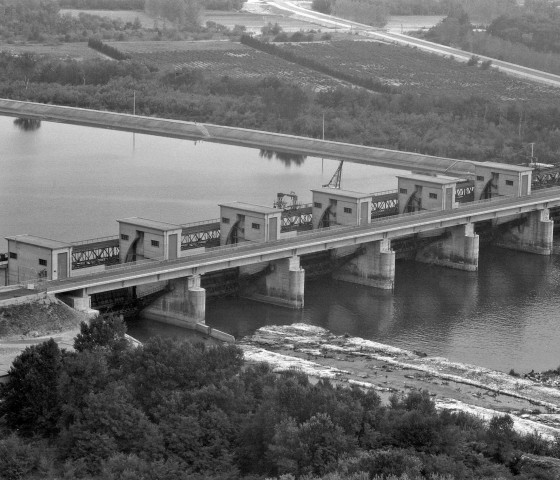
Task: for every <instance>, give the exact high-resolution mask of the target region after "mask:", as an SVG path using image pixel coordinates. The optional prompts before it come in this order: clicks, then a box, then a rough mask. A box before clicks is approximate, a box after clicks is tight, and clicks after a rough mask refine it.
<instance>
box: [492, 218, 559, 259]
mask: <svg viewBox="0 0 560 480" xmlns="http://www.w3.org/2000/svg"><path fill="white" fill-rule="evenodd" d="M523 220H524V221H521V222H516V223H517V224H515V225H513V226H511V227H510V228H504V229H503V230H502V231H501V232H500V233H499V234H498V235H497V238H496V239H495V241H494V244H495V245H496V246H498V247H503V248H509V249H511V250H518V251H521V252H529V253H536V254H538V255H552V251H553V245H552V240H553V236H554V222H553V221H552V220H551V219H550V210H549V209H548V208H545V209H543V210H538V211H536V212H530V213H527V214H525V218H524V219H523ZM504 227H505V225H504Z"/></svg>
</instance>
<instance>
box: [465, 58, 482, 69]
mask: <svg viewBox="0 0 560 480" xmlns="http://www.w3.org/2000/svg"><path fill="white" fill-rule="evenodd" d="M479 60H480V59H479V58H478V57H477V56H476V55H472V56H471V58H469V60H468V62H467V66H469V67H474V66H475V65H478V61H479Z"/></svg>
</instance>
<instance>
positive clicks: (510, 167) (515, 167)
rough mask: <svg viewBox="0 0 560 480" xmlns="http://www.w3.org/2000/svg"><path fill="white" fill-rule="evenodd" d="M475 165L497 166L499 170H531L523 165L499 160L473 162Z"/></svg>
mask: <svg viewBox="0 0 560 480" xmlns="http://www.w3.org/2000/svg"><path fill="white" fill-rule="evenodd" d="M475 165H476V166H477V167H489V168H499V169H500V170H510V171H512V172H530V171H532V170H533V169H532V168H531V167H525V166H523V165H510V164H509V163H500V162H475Z"/></svg>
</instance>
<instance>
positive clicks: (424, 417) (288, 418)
mask: <svg viewBox="0 0 560 480" xmlns="http://www.w3.org/2000/svg"><path fill="white" fill-rule="evenodd" d="M125 331H126V327H125V325H124V323H123V322H122V320H119V319H118V318H116V317H97V319H95V320H93V321H92V322H91V324H90V325H87V324H85V323H82V325H81V332H80V334H78V336H77V337H76V339H75V342H74V348H75V351H73V352H69V351H66V350H61V349H60V348H59V347H58V346H57V344H56V343H55V342H54V341H53V340H52V339H51V340H49V341H47V342H44V343H42V344H38V345H33V346H29V347H27V348H26V349H25V351H24V352H23V353H22V354H21V355H20V356H19V357H17V358H16V360H15V361H14V363H13V366H12V367H11V369H10V377H9V380H8V382H7V383H6V384H3V385H1V386H0V399H1V401H0V431H1V435H0V478H2V479H6V480H16V479H33V478H41V479H54V478H87V479H111V480H112V479H133V478H134V479H161V480H167V479H169V480H175V479H177V480H180V479H195V480H196V479H224V480H225V479H238V478H242V479H248V480H249V479H250V480H257V479H261V478H262V479H264V478H281V479H284V480H288V479H294V478H303V479H306V480H315V479H325V480H327V479H328V480H338V479H355V480H359V479H360V480H361V479H366V478H368V479H369V478H377V479H383V478H388V476H390V475H393V477H391V478H393V479H395V478H401V479H402V480H404V479H407V480H420V479H431V480H463V479H464V480H467V479H473V480H474V479H497V478H500V479H504V480H506V479H514V478H515V479H518V480H525V479H536V478H538V479H541V480H548V479H551V480H552V479H553V478H556V477H554V476H552V473H551V471H550V470H549V469H548V467H547V466H546V462H543V460H544V458H543V457H542V456H549V457H554V458H558V457H559V456H560V446H559V445H558V444H557V443H554V442H553V443H547V442H545V441H543V440H542V439H541V438H539V437H538V436H536V435H529V436H522V435H519V434H517V433H516V432H515V431H514V430H513V421H512V419H511V418H510V417H509V416H502V417H494V419H493V420H491V421H490V422H489V424H484V423H483V422H482V421H481V420H479V419H477V418H475V417H472V416H469V415H467V414H465V413H461V412H459V413H450V412H447V411H443V412H438V411H437V410H436V408H435V405H434V402H433V401H432V400H431V397H430V396H429V394H428V393H427V392H426V391H415V392H411V393H409V394H408V395H406V396H395V395H394V396H393V397H391V399H390V401H389V403H388V404H383V403H382V402H381V401H380V398H379V396H378V395H377V394H376V393H375V392H373V391H368V390H363V389H361V388H359V387H357V386H351V387H342V386H339V385H335V384H333V383H331V382H329V381H327V380H321V381H319V382H317V383H315V382H310V380H309V379H308V378H307V377H306V376H305V375H303V374H301V373H300V372H298V371H289V372H285V373H274V372H272V371H271V369H270V368H269V367H268V366H266V365H265V364H252V365H248V364H245V362H244V360H243V354H242V351H241V350H240V349H239V348H238V347H236V346H233V345H230V346H204V345H203V344H196V345H193V344H191V343H188V342H180V341H178V340H171V339H167V340H165V339H162V338H158V337H155V338H153V339H151V340H150V341H148V342H146V343H145V344H144V345H142V346H139V347H131V346H129V344H128V342H127V340H125V338H124V333H125ZM535 455H540V456H541V457H540V462H537V461H532V460H531V459H534V458H535Z"/></svg>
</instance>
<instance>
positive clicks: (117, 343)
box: [74, 315, 128, 352]
mask: <svg viewBox="0 0 560 480" xmlns="http://www.w3.org/2000/svg"><path fill="white" fill-rule="evenodd" d="M125 334H126V324H125V323H124V320H123V319H122V318H120V317H117V316H115V315H103V316H101V315H100V316H98V317H95V318H94V319H93V320H92V321H91V322H90V323H89V324H87V323H85V322H82V323H81V324H80V333H79V334H78V335H76V338H75V339H74V349H76V350H77V351H78V352H82V351H84V350H95V349H98V348H105V349H109V350H124V349H126V348H127V346H128V342H127V340H126V338H125Z"/></svg>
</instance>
